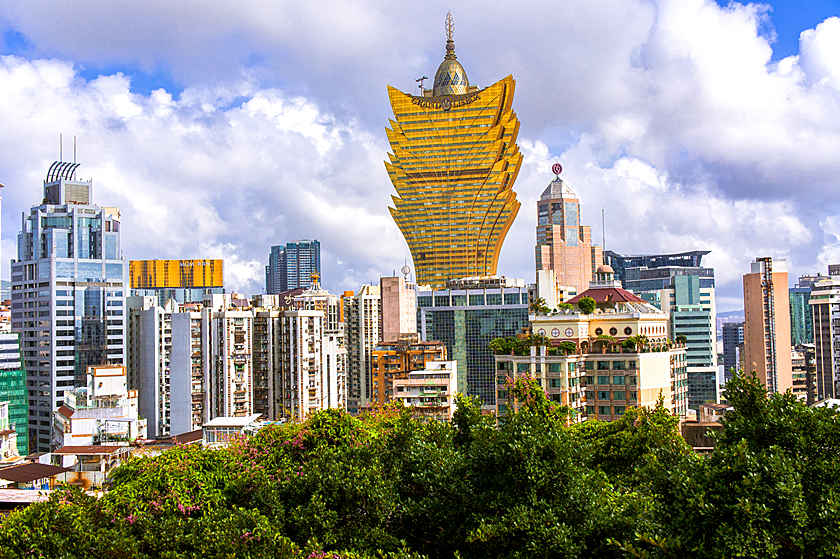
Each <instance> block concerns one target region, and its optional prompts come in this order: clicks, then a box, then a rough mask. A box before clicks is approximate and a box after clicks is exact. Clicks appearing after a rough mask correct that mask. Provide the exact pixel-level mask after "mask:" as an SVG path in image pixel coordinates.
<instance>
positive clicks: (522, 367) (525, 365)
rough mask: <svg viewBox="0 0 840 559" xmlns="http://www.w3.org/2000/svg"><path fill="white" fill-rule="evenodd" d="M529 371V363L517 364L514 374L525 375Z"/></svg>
mask: <svg viewBox="0 0 840 559" xmlns="http://www.w3.org/2000/svg"><path fill="white" fill-rule="evenodd" d="M530 370H531V364H530V363H517V364H516V372H517V373H527V372H529V371H530Z"/></svg>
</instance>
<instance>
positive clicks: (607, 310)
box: [496, 266, 688, 420]
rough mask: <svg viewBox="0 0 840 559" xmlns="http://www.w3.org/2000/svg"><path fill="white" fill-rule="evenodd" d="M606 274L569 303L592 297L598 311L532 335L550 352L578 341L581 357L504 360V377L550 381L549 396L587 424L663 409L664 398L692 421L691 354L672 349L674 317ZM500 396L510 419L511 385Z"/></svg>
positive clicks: (539, 323)
mask: <svg viewBox="0 0 840 559" xmlns="http://www.w3.org/2000/svg"><path fill="white" fill-rule="evenodd" d="M601 270H603V274H596V275H603V276H604V280H602V281H599V282H598V283H596V285H595V286H594V287H592V288H590V289H588V290H587V291H584V292H583V293H581V294H580V295H578V296H577V297H574V298H572V299H571V300H570V301H569V302H570V304H573V305H574V304H577V303H578V302H579V301H580V300H581V299H582V298H583V297H591V298H592V299H594V300H595V303H596V307H597V312H595V313H592V314H583V313H581V312H580V311H579V310H577V309H574V310H570V311H560V312H559V313H550V314H545V315H543V314H534V315H532V316H531V317H530V320H531V331H532V332H533V333H534V334H538V335H541V336H546V337H547V338H548V339H549V340H550V344H551V345H550V346H549V347H552V346H557V345H559V344H561V343H563V342H571V343H572V344H574V347H575V349H574V351H573V352H572V353H570V354H568V355H564V354H563V353H564V352H558V354H556V355H552V353H555V352H550V351H546V350H545V348H540V349H539V352H537V351H536V348H535V350H534V351H533V352H532V354H531V355H530V356H522V357H518V356H503V355H497V356H496V362H497V367H496V368H497V371H498V372H497V376H498V377H504V376H514V375H516V374H523V373H530V374H533V375H535V376H537V377H538V378H544V379H545V380H544V382H545V384H544V386H548V387H549V394H550V396H549V397H551V398H553V399H555V400H556V401H558V402H561V403H562V402H566V401H568V402H569V404H568V405H570V407H572V408H574V409H578V410H579V411H580V410H581V409H582V411H583V417H585V418H591V419H602V420H613V419H617V418H618V417H620V416H621V415H623V414H624V412H625V411H626V410H627V408H628V407H635V406H640V407H648V408H652V407H654V406H656V405H657V402H658V401H659V398H660V397H661V398H662V399H663V403H664V405H665V408H666V409H668V410H669V411H671V412H672V413H675V414H677V415H680V416H682V415H685V414H686V411H687V409H688V383H687V360H686V349H685V347H684V346H682V345H681V344H669V340H668V332H669V328H670V327H669V322H670V317H669V314H668V313H666V312H663V311H661V310H660V309H658V308H656V307H655V306H653V305H651V304H650V303H648V302H647V301H645V300H644V299H642V298H640V297H638V296H636V295H634V294H633V293H630V292H629V291H627V290H625V289H623V288H621V287H619V286H618V285H615V284H614V283H613V284H612V285H611V284H610V282H609V281H605V280H608V279H609V278H610V277H612V272H611V268H610V267H608V266H604V267H602V268H601ZM640 336H644V338H645V340H644V341H641V340H640V338H639V337H640ZM628 340H629V341H628ZM498 382H501V380H498V379H497V383H498ZM498 390H500V391H502V394H500V398H501V400H502V401H501V402H500V403H499V405H500V409H499V411H500V413H504V412H505V411H506V410H505V409H504V408H502V407H501V406H506V405H510V402H509V401H508V398H507V395H506V394H505V393H504V391H505V389H504V384H502V385H499V386H498ZM581 390H583V393H581ZM551 394H555V395H556V396H551ZM502 396H504V398H502Z"/></svg>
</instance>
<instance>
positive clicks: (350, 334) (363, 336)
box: [344, 285, 381, 413]
mask: <svg viewBox="0 0 840 559" xmlns="http://www.w3.org/2000/svg"><path fill="white" fill-rule="evenodd" d="M380 299H381V293H380V290H379V286H374V285H363V286H362V287H361V288H360V289H359V291H358V292H357V293H356V294H355V295H353V296H351V297H348V296H345V297H344V334H345V336H346V342H347V409H348V410H349V411H350V413H358V412H359V411H360V410H361V408H362V407H364V406H367V405H368V403H369V402H370V398H371V396H372V393H373V378H372V370H373V369H372V367H373V350H374V348H375V347H376V344H378V343H379V342H380V341H381V336H380V331H379V324H380V308H379V304H380Z"/></svg>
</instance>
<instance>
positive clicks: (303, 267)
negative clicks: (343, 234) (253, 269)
mask: <svg viewBox="0 0 840 559" xmlns="http://www.w3.org/2000/svg"><path fill="white" fill-rule="evenodd" d="M312 274H318V275H319V276H320V275H321V243H320V242H319V241H317V240H312V241H308V240H304V241H295V242H293V243H286V244H285V245H276V246H273V247H271V250H270V252H269V254H268V266H266V267H265V290H266V293H282V292H284V291H289V290H291V289H298V288H300V287H311V286H312Z"/></svg>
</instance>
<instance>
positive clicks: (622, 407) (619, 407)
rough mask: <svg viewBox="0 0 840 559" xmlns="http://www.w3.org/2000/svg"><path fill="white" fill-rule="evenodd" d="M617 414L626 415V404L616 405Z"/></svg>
mask: <svg viewBox="0 0 840 559" xmlns="http://www.w3.org/2000/svg"><path fill="white" fill-rule="evenodd" d="M615 415H624V406H616V407H615Z"/></svg>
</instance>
